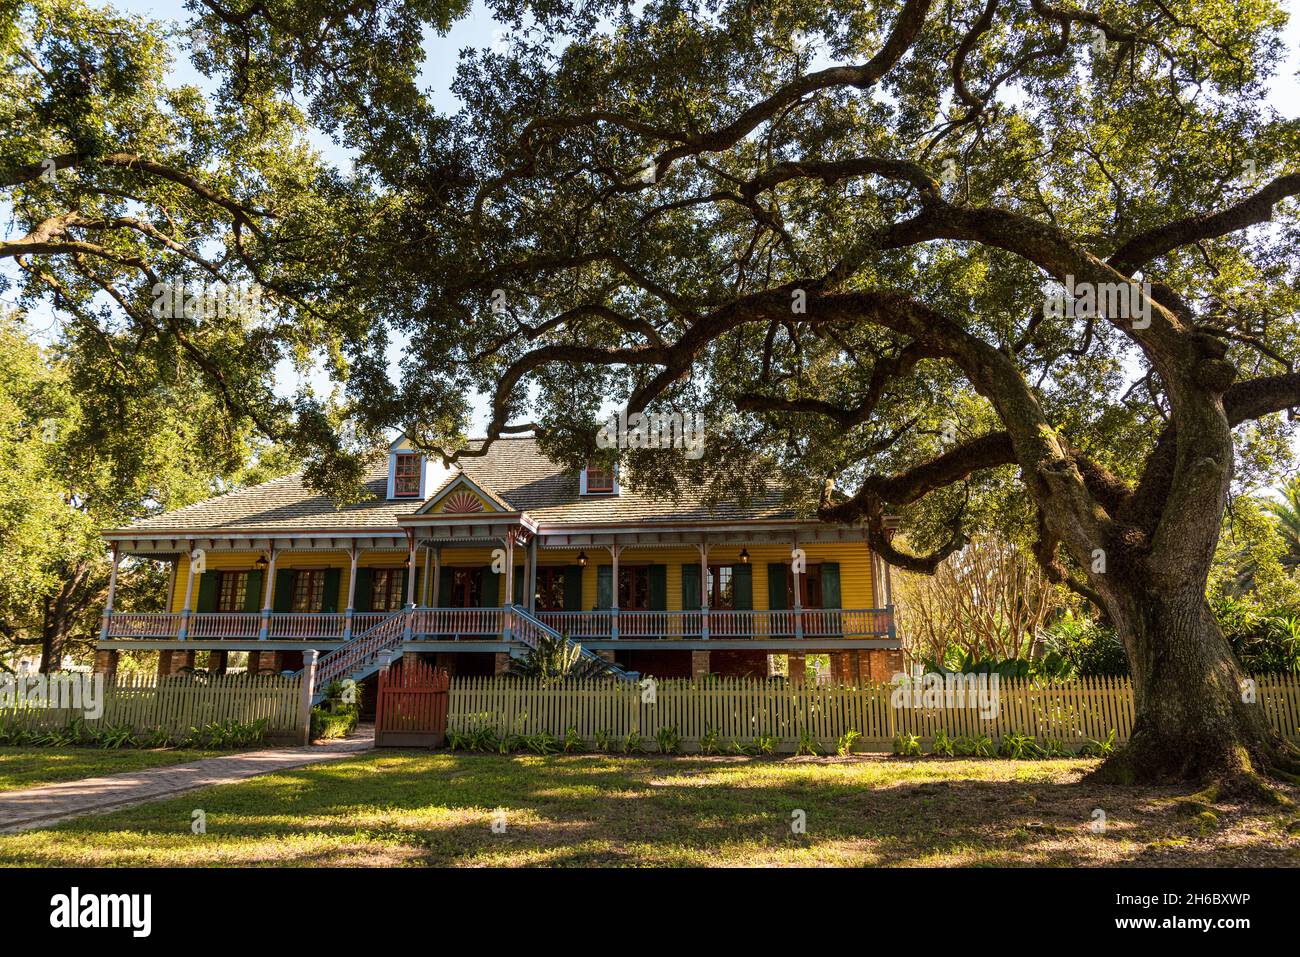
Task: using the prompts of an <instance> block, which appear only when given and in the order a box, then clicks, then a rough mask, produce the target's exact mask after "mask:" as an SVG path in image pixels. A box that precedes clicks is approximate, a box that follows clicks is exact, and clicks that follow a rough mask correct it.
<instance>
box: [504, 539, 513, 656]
mask: <svg viewBox="0 0 1300 957" xmlns="http://www.w3.org/2000/svg"><path fill="white" fill-rule="evenodd" d="M505 587H506V593H505V596H504V598H503V600H502V602H501V605H502V607H504V608H505V614H504V615H503V622H504V623H503V625H502V629H501V637H502V638H503V639H504V640H506V641H509V640H510V632H511V630H512V629H511V627H510V626H511V625H512V624H513V623H514V621H513V615H514V612H513V610H512V609H513V606H514V603H515V533H514V531H513V530H511V531H508V532H506V573H505Z"/></svg>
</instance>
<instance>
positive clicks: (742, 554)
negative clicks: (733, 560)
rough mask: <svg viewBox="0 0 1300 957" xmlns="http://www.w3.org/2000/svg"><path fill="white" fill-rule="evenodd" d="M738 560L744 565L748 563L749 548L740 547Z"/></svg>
mask: <svg viewBox="0 0 1300 957" xmlns="http://www.w3.org/2000/svg"><path fill="white" fill-rule="evenodd" d="M740 560H741V562H742V563H744V564H746V565H748V564H749V549H748V548H742V549H741V550H740Z"/></svg>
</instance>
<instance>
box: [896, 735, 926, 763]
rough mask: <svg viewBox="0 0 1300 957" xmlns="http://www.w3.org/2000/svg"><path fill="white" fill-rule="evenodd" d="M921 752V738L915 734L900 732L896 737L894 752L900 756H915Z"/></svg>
mask: <svg viewBox="0 0 1300 957" xmlns="http://www.w3.org/2000/svg"><path fill="white" fill-rule="evenodd" d="M920 753H921V739H920V738H918V737H917V736H916V735H914V734H899V735H896V736H895V737H894V754H896V755H898V756H899V757H904V758H909V757H915V756H917V755H919V754H920Z"/></svg>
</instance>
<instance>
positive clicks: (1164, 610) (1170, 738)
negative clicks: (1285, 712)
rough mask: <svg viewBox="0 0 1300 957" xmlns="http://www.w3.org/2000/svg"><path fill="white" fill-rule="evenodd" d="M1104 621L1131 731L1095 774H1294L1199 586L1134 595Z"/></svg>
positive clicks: (1127, 777)
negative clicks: (1120, 657)
mask: <svg viewBox="0 0 1300 957" xmlns="http://www.w3.org/2000/svg"><path fill="white" fill-rule="evenodd" d="M1118 604H1122V605H1123V608H1122V610H1121V609H1117V608H1114V607H1112V608H1110V609H1109V610H1110V612H1111V618H1112V620H1113V621H1114V623H1115V625H1116V628H1117V630H1118V632H1119V636H1120V639H1121V640H1122V641H1123V642H1124V647H1125V649H1126V650H1127V652H1128V658H1129V664H1130V667H1131V671H1132V680H1133V695H1134V725H1133V732H1132V735H1131V737H1130V739H1129V742H1128V744H1127V745H1126V746H1125V747H1123V748H1122V749H1121V750H1120V751H1118V752H1117V753H1116V754H1115V756H1114V757H1113V758H1111V759H1110V760H1109V761H1108V762H1106V764H1105V765H1103V767H1102V769H1101V771H1100V774H1101V776H1102V777H1105V778H1107V779H1109V780H1114V781H1120V782H1124V783H1129V782H1132V783H1137V782H1141V783H1161V782H1173V781H1206V782H1208V781H1219V782H1224V783H1226V784H1228V785H1229V786H1231V785H1233V784H1248V783H1251V782H1253V781H1254V779H1255V775H1256V774H1257V773H1265V774H1269V773H1276V772H1278V771H1283V772H1294V771H1295V770H1297V764H1296V752H1295V749H1294V748H1292V747H1291V746H1290V745H1288V744H1287V743H1286V742H1284V741H1283V740H1282V739H1281V738H1280V737H1279V736H1278V735H1276V734H1275V733H1274V732H1273V731H1272V729H1271V728H1270V726H1269V724H1268V720H1267V718H1266V716H1265V714H1264V708H1263V704H1262V703H1261V702H1260V701H1259V698H1258V695H1257V694H1254V693H1252V691H1253V689H1252V688H1251V687H1250V686H1249V685H1248V683H1247V681H1246V678H1245V676H1244V675H1243V674H1242V673H1241V670H1240V668H1239V667H1238V665H1237V661H1236V659H1235V658H1234V656H1233V654H1232V649H1231V648H1230V647H1229V645H1228V642H1227V639H1226V638H1224V636H1223V632H1222V630H1221V629H1220V628H1219V624H1218V622H1217V621H1216V620H1215V618H1214V614H1213V613H1212V612H1211V610H1210V606H1209V603H1208V602H1207V601H1206V599H1205V582H1204V581H1201V582H1190V583H1187V584H1186V585H1185V586H1183V587H1180V588H1178V589H1175V590H1173V591H1163V592H1161V591H1158V590H1157V589H1154V588H1149V589H1140V597H1138V596H1137V595H1130V596H1129V600H1125V601H1123V602H1120V603H1118Z"/></svg>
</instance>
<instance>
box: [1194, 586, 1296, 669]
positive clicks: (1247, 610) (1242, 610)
mask: <svg viewBox="0 0 1300 957" xmlns="http://www.w3.org/2000/svg"><path fill="white" fill-rule="evenodd" d="M1212 608H1213V609H1214V614H1215V617H1216V618H1217V619H1218V621H1219V627H1220V628H1222V629H1223V633H1224V636H1225V637H1226V638H1227V639H1228V644H1229V645H1231V646H1232V651H1233V654H1235V655H1236V656H1237V661H1238V662H1239V663H1240V664H1241V667H1242V669H1243V670H1245V671H1246V672H1248V673H1250V674H1277V673H1282V672H1289V671H1300V612H1296V611H1291V610H1289V609H1278V610H1273V611H1269V610H1261V609H1259V608H1258V607H1256V606H1254V605H1253V604H1252V603H1250V602H1248V601H1246V600H1244V599H1238V598H1232V597H1229V596H1221V597H1219V598H1218V599H1217V600H1215V601H1214V602H1213V604H1212Z"/></svg>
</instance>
